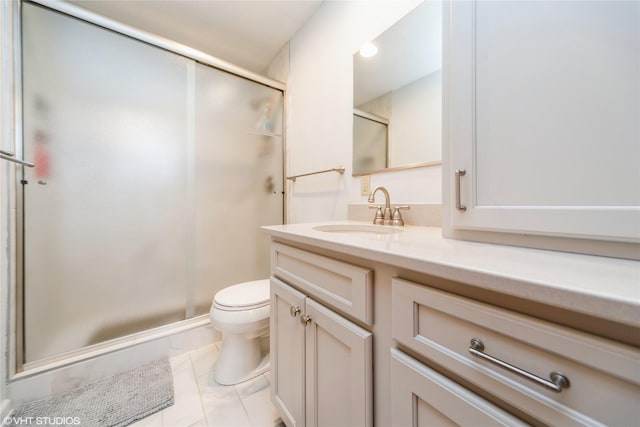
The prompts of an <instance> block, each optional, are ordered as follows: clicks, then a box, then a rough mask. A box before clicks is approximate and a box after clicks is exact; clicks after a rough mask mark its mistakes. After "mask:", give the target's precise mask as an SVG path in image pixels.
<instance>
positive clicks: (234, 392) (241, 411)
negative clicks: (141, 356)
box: [131, 343, 284, 427]
mask: <svg viewBox="0 0 640 427" xmlns="http://www.w3.org/2000/svg"><path fill="white" fill-rule="evenodd" d="M218 345H219V344H218V343H217V344H211V345H207V346H205V347H202V348H199V349H197V350H193V351H191V352H189V353H185V354H183V355H180V356H177V357H174V358H172V359H171V360H170V361H171V368H172V370H173V387H174V393H175V404H174V405H173V406H170V407H169V408H167V409H165V410H163V411H160V412H157V413H155V414H153V415H151V416H149V417H147V418H145V419H143V420H140V421H138V422H137V423H134V424H132V425H131V426H132V427H207V426H208V427H274V426H279V427H280V426H284V424H281V423H282V421H281V420H280V416H279V415H278V413H277V411H276V409H275V408H274V407H273V405H272V404H271V400H270V397H269V374H270V372H267V373H266V374H265V375H260V376H259V377H256V378H254V379H251V380H249V381H246V382H244V383H242V384H238V385H235V386H223V385H220V384H218V383H216V382H215V380H214V379H213V375H212V374H213V369H212V368H213V364H214V362H215V360H216V358H217V356H218Z"/></svg>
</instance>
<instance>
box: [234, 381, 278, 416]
mask: <svg viewBox="0 0 640 427" xmlns="http://www.w3.org/2000/svg"><path fill="white" fill-rule="evenodd" d="M265 382H266V380H265ZM242 405H243V406H244V408H245V410H246V411H247V414H248V416H249V422H250V423H251V426H252V427H274V426H276V425H277V424H278V423H280V422H282V420H281V419H280V415H279V414H278V411H277V410H276V408H275V407H274V406H273V404H272V403H271V393H270V390H269V388H268V387H267V388H263V389H262V390H260V391H258V392H256V393H253V394H251V395H249V396H247V397H245V398H243V399H242Z"/></svg>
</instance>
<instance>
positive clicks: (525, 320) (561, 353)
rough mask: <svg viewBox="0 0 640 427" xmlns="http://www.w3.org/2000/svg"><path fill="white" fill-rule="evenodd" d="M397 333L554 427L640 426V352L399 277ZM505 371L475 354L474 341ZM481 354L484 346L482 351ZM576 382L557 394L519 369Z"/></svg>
mask: <svg viewBox="0 0 640 427" xmlns="http://www.w3.org/2000/svg"><path fill="white" fill-rule="evenodd" d="M392 305H393V310H392V313H393V314H392V333H393V338H394V339H395V340H397V341H398V342H399V343H400V344H402V345H404V346H406V347H408V348H410V349H412V350H414V351H416V352H418V353H419V354H420V355H422V356H423V357H426V358H428V359H430V360H431V361H433V362H435V363H436V364H437V365H440V366H442V367H443V368H445V369H447V370H449V371H451V372H452V373H454V374H456V375H459V376H460V377H461V378H463V379H464V380H466V381H469V382H471V383H473V384H474V385H475V386H477V387H478V388H479V389H481V390H483V391H484V392H485V393H487V394H490V395H492V396H494V397H496V398H498V399H499V400H500V401H503V402H505V403H506V404H507V405H509V406H511V407H513V408H515V409H517V410H520V411H522V412H524V413H526V414H528V415H530V416H532V417H533V418H535V419H538V420H540V421H541V422H543V423H545V424H549V425H563V426H564V425H567V426H568V425H599V424H600V423H602V424H608V425H616V426H623V425H637V422H638V420H639V419H640V409H639V406H640V405H638V402H640V386H639V384H640V351H639V350H638V349H637V348H635V347H631V346H627V345H624V344H621V343H617V342H614V341H610V340H606V339H603V338H599V337H596V336H592V335H589V334H586V333H583V332H580V331H576V330H573V329H570V328H566V327H563V326H560V325H556V324H553V323H550V322H545V321H542V320H539V319H535V318H532V317H529V316H525V315H521V314H518V313H515V312H511V311H509V310H505V309H502V308H498V307H495V306H492V305H489V304H484V303H480V302H477V301H474V300H470V299H467V298H463V297H460V296H457V295H453V294H449V293H447V292H443V291H440V290H436V289H433V288H429V287H427V286H424V285H420V284H416V283H412V282H408V281H406V280H402V279H393V283H392ZM474 338H476V339H479V340H480V341H481V342H482V343H483V344H484V349H483V350H482V353H483V354H487V355H490V356H491V357H493V358H495V359H498V360H499V361H503V362H506V363H508V364H509V365H511V367H510V366H505V365H503V366H499V365H498V364H496V362H495V361H489V360H486V357H482V355H480V356H475V355H472V354H471V351H470V348H471V347H472V344H471V341H472V339H474ZM477 350H478V351H480V349H477ZM512 367H517V368H520V369H522V370H524V371H526V372H528V373H530V374H532V375H534V376H536V377H539V378H542V379H543V380H549V378H550V373H551V372H559V373H561V374H562V375H564V376H565V377H566V378H567V379H568V382H569V386H568V387H567V388H564V389H562V390H561V391H559V392H554V391H552V390H549V389H547V388H546V387H544V386H542V385H540V384H539V383H536V382H534V381H533V380H532V379H530V378H524V377H522V376H521V375H518V374H515V373H513V372H512Z"/></svg>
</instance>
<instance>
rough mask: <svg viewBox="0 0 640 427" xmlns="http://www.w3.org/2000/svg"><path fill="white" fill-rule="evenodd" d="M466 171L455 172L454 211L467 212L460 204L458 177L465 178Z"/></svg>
mask: <svg viewBox="0 0 640 427" xmlns="http://www.w3.org/2000/svg"><path fill="white" fill-rule="evenodd" d="M466 174H467V171H466V170H465V169H462V170H461V169H458V170H456V209H457V210H459V211H461V212H464V211H466V210H467V207H466V206H465V205H463V204H461V203H460V177H461V176H465V175H466Z"/></svg>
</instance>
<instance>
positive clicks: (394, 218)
mask: <svg viewBox="0 0 640 427" xmlns="http://www.w3.org/2000/svg"><path fill="white" fill-rule="evenodd" d="M400 209H404V210H409V209H411V207H410V206H408V205H400V206H395V207H394V208H393V214H392V215H391V225H396V226H403V225H404V221H403V220H402V214H401V213H400Z"/></svg>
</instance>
